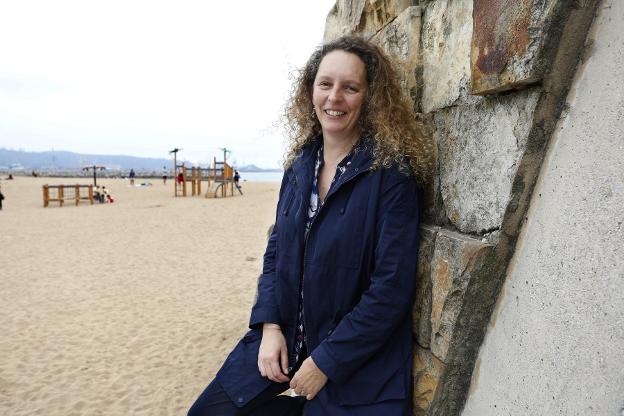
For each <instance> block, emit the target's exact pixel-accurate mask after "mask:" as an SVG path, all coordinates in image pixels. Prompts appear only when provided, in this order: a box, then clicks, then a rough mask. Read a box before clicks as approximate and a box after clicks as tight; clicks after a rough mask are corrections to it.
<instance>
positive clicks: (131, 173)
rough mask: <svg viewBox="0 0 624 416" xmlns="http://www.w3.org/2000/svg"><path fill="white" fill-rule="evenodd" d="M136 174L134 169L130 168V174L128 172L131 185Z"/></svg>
mask: <svg viewBox="0 0 624 416" xmlns="http://www.w3.org/2000/svg"><path fill="white" fill-rule="evenodd" d="M135 176H136V174H135V173H134V169H130V174H128V177H129V178H130V185H134V177H135Z"/></svg>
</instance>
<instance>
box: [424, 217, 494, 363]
mask: <svg viewBox="0 0 624 416" xmlns="http://www.w3.org/2000/svg"><path fill="white" fill-rule="evenodd" d="M493 247H494V246H492V245H490V244H486V243H483V242H481V241H480V240H476V239H474V238H471V237H468V236H465V235H462V234H459V233H456V232H452V231H448V230H444V229H440V230H439V231H438V232H437V234H436V238H435V248H434V251H433V257H432V260H431V266H430V267H431V282H432V285H431V317H430V321H431V340H430V348H431V352H432V353H433V354H434V355H435V356H436V357H438V358H439V359H440V360H441V361H443V362H446V361H445V359H446V355H447V352H448V350H449V346H450V344H451V342H452V339H453V334H454V331H455V327H456V325H457V324H458V319H457V318H458V316H459V314H460V312H461V310H462V307H465V306H464V303H465V293H466V290H467V289H468V286H469V284H471V283H472V282H471V280H472V279H473V278H474V279H477V278H478V277H479V276H480V273H481V272H482V269H483V267H484V264H486V260H487V257H488V256H489V255H490V253H491V251H492V249H493ZM423 318H424V316H422V315H421V319H423Z"/></svg>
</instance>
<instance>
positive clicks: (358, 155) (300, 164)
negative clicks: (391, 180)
mask: <svg viewBox="0 0 624 416" xmlns="http://www.w3.org/2000/svg"><path fill="white" fill-rule="evenodd" d="M322 143H323V136H322V135H321V134H319V135H318V136H317V137H316V138H315V139H314V140H313V141H312V142H311V143H310V144H308V145H307V146H305V147H304V148H303V150H302V151H301V154H300V155H299V156H298V157H297V158H296V159H295V160H294V162H293V165H292V166H293V172H294V174H295V177H296V180H297V184H298V187H299V189H300V190H301V191H302V193H303V194H304V195H309V194H310V191H311V189H312V181H313V179H314V178H313V176H314V164H315V162H316V154H317V152H318V149H319V147H320V146H321V144H322ZM373 146H374V142H373V140H372V138H371V137H370V136H368V135H364V136H362V137H361V138H360V140H359V141H358V142H357V143H356V145H355V153H354V155H353V159H351V165H350V167H349V169H348V170H347V172H345V174H344V175H342V176H341V177H340V179H339V180H338V182H337V183H336V184H335V185H334V186H333V187H332V193H333V192H335V190H337V189H338V188H340V186H341V185H342V184H343V183H345V182H347V181H349V180H350V179H351V178H353V177H355V176H357V175H359V174H360V173H363V172H366V171H368V170H369V169H370V167H371V166H372V164H373Z"/></svg>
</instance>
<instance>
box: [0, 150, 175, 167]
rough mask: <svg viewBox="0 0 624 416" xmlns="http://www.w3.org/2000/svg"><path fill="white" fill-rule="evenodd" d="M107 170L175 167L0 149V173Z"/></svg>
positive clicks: (124, 159) (163, 161)
mask: <svg viewBox="0 0 624 416" xmlns="http://www.w3.org/2000/svg"><path fill="white" fill-rule="evenodd" d="M94 164H95V165H101V166H107V167H108V168H110V169H120V170H129V169H135V170H160V169H162V167H163V166H167V168H168V169H170V168H171V167H172V162H171V160H169V159H156V158H146V157H135V156H123V155H88V154H80V153H72V152H65V151H48V152H23V151H19V150H9V149H4V148H0V169H2V170H7V169H8V168H9V167H11V166H17V165H21V166H22V167H23V168H24V170H28V171H29V170H33V169H34V170H66V169H72V170H73V169H81V168H82V167H83V166H86V165H94Z"/></svg>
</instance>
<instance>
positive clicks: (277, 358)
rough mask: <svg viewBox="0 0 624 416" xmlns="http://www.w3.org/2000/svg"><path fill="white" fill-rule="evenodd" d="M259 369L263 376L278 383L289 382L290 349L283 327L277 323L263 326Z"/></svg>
mask: <svg viewBox="0 0 624 416" xmlns="http://www.w3.org/2000/svg"><path fill="white" fill-rule="evenodd" d="M258 369H259V370H260V374H262V377H267V378H268V379H269V380H271V381H274V382H276V383H285V382H287V381H288V380H289V379H288V376H286V374H288V349H287V347H286V339H285V338H284V334H282V329H281V328H280V326H279V325H276V324H266V323H265V324H264V325H263V326H262V341H261V342H260V350H259V351H258Z"/></svg>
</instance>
